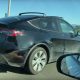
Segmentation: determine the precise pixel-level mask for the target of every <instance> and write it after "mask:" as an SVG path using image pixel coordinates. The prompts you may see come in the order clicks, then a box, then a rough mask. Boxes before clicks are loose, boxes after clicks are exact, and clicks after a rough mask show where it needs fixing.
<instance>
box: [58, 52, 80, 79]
mask: <svg viewBox="0 0 80 80" xmlns="http://www.w3.org/2000/svg"><path fill="white" fill-rule="evenodd" d="M57 70H58V72H60V73H61V74H64V75H66V76H69V77H72V78H75V79H79V80H80V54H77V53H76V54H65V55H62V56H60V57H59V58H58V60H57Z"/></svg>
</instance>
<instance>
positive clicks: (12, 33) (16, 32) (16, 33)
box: [9, 30, 24, 37]
mask: <svg viewBox="0 0 80 80" xmlns="http://www.w3.org/2000/svg"><path fill="white" fill-rule="evenodd" d="M23 34H24V33H23V32H21V31H16V30H12V32H11V33H10V34H9V36H13V37H16V36H23Z"/></svg>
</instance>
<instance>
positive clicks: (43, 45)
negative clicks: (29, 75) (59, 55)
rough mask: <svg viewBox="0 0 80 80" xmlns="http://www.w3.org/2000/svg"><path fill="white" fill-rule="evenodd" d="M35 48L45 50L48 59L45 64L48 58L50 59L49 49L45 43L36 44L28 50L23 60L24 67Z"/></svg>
mask: <svg viewBox="0 0 80 80" xmlns="http://www.w3.org/2000/svg"><path fill="white" fill-rule="evenodd" d="M36 47H42V48H44V49H45V50H46V52H47V58H48V60H47V63H48V61H49V58H50V50H49V47H48V45H47V44H46V43H38V44H36V45H34V46H32V48H31V49H30V50H29V52H28V53H27V55H26V58H25V60H24V65H25V63H26V61H27V59H28V58H29V56H30V54H31V52H32V51H33V50H34V49H35V48H36Z"/></svg>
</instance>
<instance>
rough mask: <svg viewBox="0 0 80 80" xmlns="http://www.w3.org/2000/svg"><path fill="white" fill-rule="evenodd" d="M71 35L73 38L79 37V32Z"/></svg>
mask: <svg viewBox="0 0 80 80" xmlns="http://www.w3.org/2000/svg"><path fill="white" fill-rule="evenodd" d="M70 35H71V37H77V36H78V35H79V32H78V31H77V32H76V31H75V32H74V33H70Z"/></svg>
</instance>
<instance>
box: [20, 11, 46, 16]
mask: <svg viewBox="0 0 80 80" xmlns="http://www.w3.org/2000/svg"><path fill="white" fill-rule="evenodd" d="M23 14H42V15H43V16H46V14H45V13H41V12H24V13H19V16H21V15H23Z"/></svg>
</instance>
